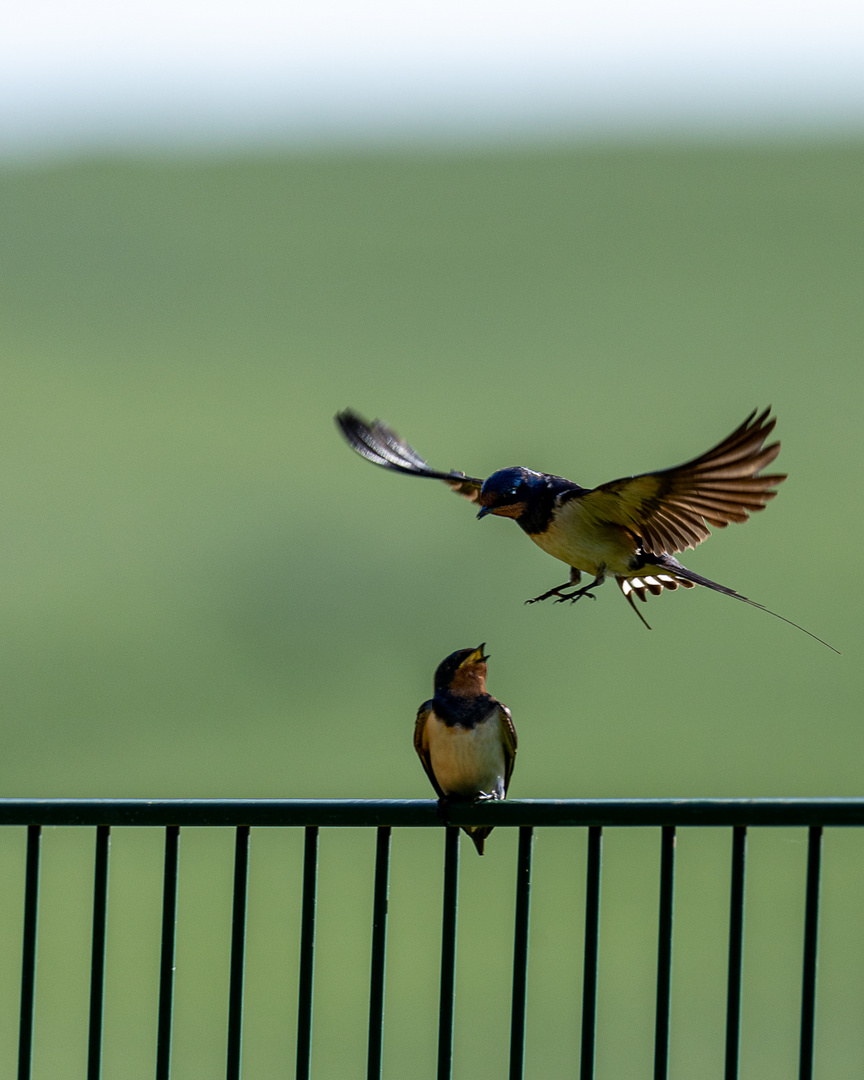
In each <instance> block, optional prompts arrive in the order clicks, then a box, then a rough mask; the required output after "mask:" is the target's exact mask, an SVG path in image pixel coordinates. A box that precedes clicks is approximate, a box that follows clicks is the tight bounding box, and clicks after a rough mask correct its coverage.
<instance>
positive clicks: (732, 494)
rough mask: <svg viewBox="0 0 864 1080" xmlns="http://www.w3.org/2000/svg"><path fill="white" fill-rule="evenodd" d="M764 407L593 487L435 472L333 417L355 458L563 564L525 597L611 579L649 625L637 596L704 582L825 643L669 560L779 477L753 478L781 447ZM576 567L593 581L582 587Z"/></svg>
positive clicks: (390, 438)
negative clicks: (685, 457) (560, 577)
mask: <svg viewBox="0 0 864 1080" xmlns="http://www.w3.org/2000/svg"><path fill="white" fill-rule="evenodd" d="M770 411H771V410H770V407H769V408H768V409H765V410H764V412H761V413H758V412H757V411H756V410H754V411H753V412H752V413H751V414H750V415H749V416H748V417H747V419H746V420H745V421H744V423H743V424H741V425H740V426H739V427H737V428H736V429H735V430H734V431H733V432H732V434H731V435H729V436H728V437H727V438H725V439H723V440H722V441H721V442H719V443H718V444H717V445H716V446H715V447H713V449H711V450H708V451H707V452H706V453H704V454H701V455H700V456H699V457H697V458H693V460H692V461H687V462H685V463H684V464H683V465H677V466H675V467H674V468H671V469H661V470H659V471H658V472H651V473H641V474H639V475H637V476H625V477H623V478H622V479H620V480H611V481H610V482H609V483H607V484H601V485H600V486H599V487H596V488H583V487H580V486H579V484H575V483H573V481H572V480H565V479H564V477H563V476H553V475H550V474H549V473H540V472H534V471H533V470H532V469H525V468H522V467H521V466H514V467H512V468H508V469H500V470H499V471H498V472H494V473H492V475H491V476H490V477H488V478H487V479H486V480H483V479H481V478H479V477H475V476H466V475H465V473H463V472H456V471H451V472H446V473H445V472H438V471H437V470H435V469H432V468H431V467H430V466H429V464H428V463H427V462H426V461H425V460H424V459H423V458H422V457H420V455H419V454H418V453H417V451H416V450H414V448H413V447H411V446H409V445H408V443H406V442H405V440H404V439H402V438H401V437H400V436H399V435H397V434H396V432H395V431H392V430H391V429H390V428H388V427H386V426H385V425H384V424H382V423H381V421H380V420H375V421H374V422H373V423H372V424H369V423H367V422H366V421H365V420H363V419H362V418H361V417H360V416H358V415H357V414H356V413H354V412H352V411H351V410H350V409H346V410H345V411H344V412H341V413H338V414H337V415H336V417H335V420H336V423H337V424H338V426H339V427H340V428H341V430H342V433H343V434H344V436H345V438H346V439H347V440H348V443H349V444H350V445H351V447H352V448H353V449H354V450H356V452H357V453H358V454H360V455H361V456H362V457H365V458H367V459H368V460H369V461H371V462H373V463H374V464H376V465H381V466H383V467H384V468H386V469H392V470H394V471H396V472H402V473H409V474H410V475H412V476H425V477H430V478H432V479H434V480H443V481H444V482H445V483H446V484H448V485H449V486H450V487H451V488H452V489H453V490H454V491H455V492H457V493H458V494H459V495H463V496H464V497H465V498H467V499H468V500H469V501H471V502H475V503H478V504H479V506H480V510H479V512H478V514H477V517H478V518H482V517H486V515H487V514H497V515H499V516H500V517H509V518H513V519H514V520H515V521H516V522H517V524H518V525H519V526H520V527H521V528H522V529H523V531H524V532H526V533H527V534H528V536H530V538H531V539H532V540H533V541H534V543H535V544H537V545H538V546H539V547H541V548H542V549H543V550H544V551H546V552H548V553H549V554H550V555H553V556H554V557H555V558H556V559H560V560H561V561H562V562H564V563H566V564H567V565H568V566H569V567H570V579H569V581H566V582H564V583H563V584H562V585H556V586H555V587H554V588H552V589H549V590H548V591H547V592H544V593H541V595H540V596H535V597H533V598H532V599H531V600H527V601H526V603H529V604H533V603H536V602H537V601H539V600H548V599H549V598H550V597H554V598H555V600H556V602H557V603H562V602H564V601H567V600H569V601H571V602H575V601H576V600H579V599H581V598H582V597H583V596H590V597H591V598H592V599H596V597H595V596H594V593H593V592H592V590H593V589H596V588H597V587H598V586H600V585H602V584H603V582H604V581H605V580H606V578H607V577H613V578H614V579H615V581H616V582H617V583H618V587H619V588H620V589H621V592H622V593H623V594H624V596H625V597H626V599H627V601H628V603H629V604H630V606H631V607H632V608H633V610H634V611H635V612H636V614H637V615H638V616H639V618H640V619H641V620H642V622H643V623H644V624H645V626H646V627H648V623H647V622H645V619H644V618H643V617H642V615H641V613H640V612H639V610H638V609H637V607H636V605H635V604H634V603H633V597H634V595H635V596H637V597H638V598H639V599H640V600H642V601H645V600H647V598H648V597H647V594H648V593H652V594H654V595H655V596H659V595H660V593H661V592H663V590H664V589H669V590H673V589H677V588H678V586H679V585H683V586H684V588H686V589H692V588H693V587H694V586H695V585H703V586H705V588H707V589H713V590H714V591H715V592H719V593H724V594H725V595H726V596H732V597H734V598H735V599H736V600H741V601H742V602H743V603H745V604H751V605H752V606H753V607H757V608H761V609H762V610H763V611H768V612H769V614H771V615H774V616H776V617H777V618H778V619H782V620H783V622H786V623H789V624H790V625H791V626H794V627H796V629H798V630H803V632H804V633H805V634H809V636H810V637H813V638H816V640H817V641H820V642H822V644H823V645H827V644H828V643H827V642H825V641H822V639H821V638H818V637H816V635H815V634H811V633H810V631H809V630H804V627H803V626H798V624H797V623H793V622H791V620H790V619H786V618H784V616H782V615H778V614H777V612H776V611H770V609H769V608H766V607H764V606H763V605H762V604H757V603H756V601H755V600H750V599H749V597H746V596H742V595H741V593H738V592H735V590H734V589H729V588H727V587H726V586H725V585H719V584H718V583H717V582H716V581H711V580H710V579H709V578H706V577H702V575H701V574H697V573H694V571H692V570H688V569H687V567H686V566H682V565H681V563H680V562H678V560H677V559H676V558H675V557H674V553H675V552H678V551H684V550H685V549H686V548H694V547H696V545H697V544H701V543H702V541H703V540H705V539H707V537H708V536H710V533H711V531H710V529H709V528H708V526H709V525H713V526H715V527H716V528H724V527H725V526H726V525H728V524H729V522H730V521H735V522H741V521H746V520H747V518H748V517H749V516H750V514H752V513H754V512H755V511H756V510H761V509H763V507H764V506H765V504H766V503H768V502H769V501H770V500H771V499H773V498H774V496H775V495H776V494H777V492H776V491H775V490H773V489H774V488H776V486H777V485H778V484H779V483H781V482H782V481H783V480H785V479H786V474H785V473H773V474H769V475H767V476H762V475H760V474H761V472H762V469H764V468H765V466H766V465H770V464H771V462H772V461H773V460H774V459H775V458H776V457H777V454H778V453H779V452H780V443H779V442H774V443H770V444H769V445H768V446H765V440H766V439H767V438H768V436H769V435H770V434H771V432H772V431H773V430H774V425H775V423H776V419H775V418H773V417H771V418H769V413H770ZM583 573H586V574H590V575H591V577H592V579H593V580H592V581H590V582H589V583H588V584H587V585H583V586H581V587H580V585H579V583H580V580H581V577H582V574H583ZM648 629H650V627H648ZM828 648H829V649H833V646H831V645H828ZM833 651H834V652H837V650H836V649H834V650H833Z"/></svg>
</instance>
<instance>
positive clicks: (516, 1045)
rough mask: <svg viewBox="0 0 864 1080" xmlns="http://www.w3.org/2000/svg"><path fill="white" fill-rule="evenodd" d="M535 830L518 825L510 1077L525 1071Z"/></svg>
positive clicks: (512, 1079)
mask: <svg viewBox="0 0 864 1080" xmlns="http://www.w3.org/2000/svg"><path fill="white" fill-rule="evenodd" d="M533 845H534V830H533V829H532V828H531V826H530V825H522V826H521V827H520V829H519V855H518V862H517V869H516V929H515V931H514V934H513V1008H512V1010H511V1019H510V1080H522V1077H523V1074H524V1071H525V1002H526V995H527V990H528V925H529V916H530V913H531V851H532V848H533Z"/></svg>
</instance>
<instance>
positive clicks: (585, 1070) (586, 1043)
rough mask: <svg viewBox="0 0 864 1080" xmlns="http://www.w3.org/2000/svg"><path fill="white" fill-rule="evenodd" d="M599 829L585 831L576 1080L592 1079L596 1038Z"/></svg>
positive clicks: (600, 847)
mask: <svg viewBox="0 0 864 1080" xmlns="http://www.w3.org/2000/svg"><path fill="white" fill-rule="evenodd" d="M602 854H603V829H602V827H601V826H600V825H591V826H590V827H589V829H588V869H587V873H586V881H585V959H584V961H583V968H582V1057H581V1065H580V1070H579V1076H580V1080H594V1048H595V1043H596V1036H597V966H598V956H599V942H600V863H601V858H602Z"/></svg>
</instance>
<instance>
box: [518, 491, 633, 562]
mask: <svg viewBox="0 0 864 1080" xmlns="http://www.w3.org/2000/svg"><path fill="white" fill-rule="evenodd" d="M528 535H529V536H530V537H531V539H532V540H533V541H534V543H535V544H537V545H539V546H540V547H541V548H542V549H543V550H544V551H545V552H547V553H548V554H549V555H552V556H553V557H554V558H556V559H560V560H561V561H562V562H565V563H567V565H568V566H575V567H576V569H577V570H582V571H584V572H585V573H586V574H591V575H592V576H595V577H596V576H597V574H598V573H599V571H600V569H601V567H603V568H605V571H606V572H607V573H609V574H628V573H632V562H631V560H632V558H633V555H634V554H635V552H636V550H637V546H638V545H637V543H636V541H635V539H634V537H633V536H632V534H630V533H629V532H627V530H626V529H624V528H622V527H621V526H620V525H615V524H613V523H612V522H608V521H599V520H597V519H596V518H595V517H594V515H593V514H591V513H590V512H589V511H587V510H586V507H585V504H584V502H583V501H582V500H581V499H578V498H576V499H568V500H567V501H566V502H564V503H562V504H561V505H560V506H558V507H556V510H555V512H554V514H553V515H552V519H551V521H550V522H549V526H548V528H547V529H546V530H545V531H544V532H540V533H529V534H528Z"/></svg>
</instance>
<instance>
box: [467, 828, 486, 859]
mask: <svg viewBox="0 0 864 1080" xmlns="http://www.w3.org/2000/svg"><path fill="white" fill-rule="evenodd" d="M462 831H463V832H466V833H468V835H469V836H470V837H471V839H472V840H473V842H474V847H476V848H477V854H478V855H482V854H483V849H484V847H485V845H486V837H487V836H488V835H489V833H490V832H492V826H491V825H463V827H462Z"/></svg>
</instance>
